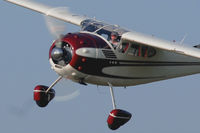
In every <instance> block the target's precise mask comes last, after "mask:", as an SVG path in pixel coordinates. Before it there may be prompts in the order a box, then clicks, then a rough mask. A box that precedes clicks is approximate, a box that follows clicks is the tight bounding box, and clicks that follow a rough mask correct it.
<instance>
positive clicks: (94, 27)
mask: <svg viewBox="0 0 200 133" xmlns="http://www.w3.org/2000/svg"><path fill="white" fill-rule="evenodd" d="M81 25H82V31H89V32H95V33H97V34H99V35H101V36H103V37H104V38H105V39H107V40H108V41H109V40H110V38H111V34H112V33H113V32H115V33H117V34H118V36H119V38H120V37H121V36H122V34H123V33H125V32H128V30H125V29H123V28H121V27H119V26H118V25H110V24H107V23H104V22H99V21H96V20H91V19H88V20H84V21H83V22H82V23H81Z"/></svg>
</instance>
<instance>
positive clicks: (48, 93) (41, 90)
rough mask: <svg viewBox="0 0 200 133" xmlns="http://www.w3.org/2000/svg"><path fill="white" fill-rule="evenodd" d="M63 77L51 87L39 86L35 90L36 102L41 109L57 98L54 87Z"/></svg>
mask: <svg viewBox="0 0 200 133" xmlns="http://www.w3.org/2000/svg"><path fill="white" fill-rule="evenodd" d="M62 78H63V77H62V76H59V77H58V79H56V81H54V82H53V83H52V84H51V86H50V87H48V86H44V85H38V86H36V87H35V89H34V94H33V97H34V100H35V102H36V104H37V105H38V106H39V107H46V106H47V105H48V103H49V102H50V101H51V100H52V99H53V98H54V97H55V91H54V89H52V88H53V86H55V85H56V84H57V83H58V82H59V81H60V80H61V79H62Z"/></svg>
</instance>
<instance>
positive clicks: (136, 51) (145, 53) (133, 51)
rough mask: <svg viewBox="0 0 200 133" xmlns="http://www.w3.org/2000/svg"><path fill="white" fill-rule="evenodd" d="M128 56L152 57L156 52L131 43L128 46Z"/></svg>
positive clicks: (147, 47)
mask: <svg viewBox="0 0 200 133" xmlns="http://www.w3.org/2000/svg"><path fill="white" fill-rule="evenodd" d="M129 47H130V48H129V49H128V54H129V55H133V56H139V57H152V56H154V55H155V54H156V50H155V49H154V48H152V47H149V46H144V45H141V44H136V43H132V44H130V46H129Z"/></svg>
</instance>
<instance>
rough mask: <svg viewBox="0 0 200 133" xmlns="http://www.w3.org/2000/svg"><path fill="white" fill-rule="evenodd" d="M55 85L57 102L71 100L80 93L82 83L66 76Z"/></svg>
mask: <svg viewBox="0 0 200 133" xmlns="http://www.w3.org/2000/svg"><path fill="white" fill-rule="evenodd" d="M55 87H56V88H55V89H56V96H55V98H54V100H55V101H56V102H66V101H70V100H72V99H74V98H76V97H78V96H79V95H80V89H78V88H80V85H79V84H77V83H74V82H72V81H70V80H67V79H65V78H63V79H62V80H61V81H60V82H59V83H58V84H56V86H55Z"/></svg>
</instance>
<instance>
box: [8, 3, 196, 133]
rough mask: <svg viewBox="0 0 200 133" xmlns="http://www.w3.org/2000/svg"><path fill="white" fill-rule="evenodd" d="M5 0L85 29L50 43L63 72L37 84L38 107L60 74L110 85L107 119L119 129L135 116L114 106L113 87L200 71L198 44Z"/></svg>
mask: <svg viewBox="0 0 200 133" xmlns="http://www.w3.org/2000/svg"><path fill="white" fill-rule="evenodd" d="M5 1H7V2H10V3H13V4H16V5H19V6H22V7H25V8H28V9H31V10H33V11H37V12H39V13H42V14H44V15H46V16H50V17H53V18H56V19H58V20H62V21H64V22H67V23H71V24H74V25H77V26H80V28H81V30H80V31H78V32H75V33H68V34H66V35H62V36H60V37H59V38H58V39H57V40H55V41H54V42H53V44H52V46H51V47H50V50H49V62H50V64H51V66H52V69H53V70H54V71H55V72H56V73H57V74H58V75H59V77H58V79H57V80H55V82H53V83H52V85H50V87H48V86H44V85H38V86H36V87H35V89H34V100H35V101H36V103H37V105H38V106H40V107H45V106H47V105H48V103H49V102H50V101H51V100H52V99H53V98H54V96H55V91H54V90H53V89H52V87H53V86H54V85H56V83H58V82H59V80H61V79H62V78H66V79H70V80H72V81H74V82H77V83H80V84H82V85H87V84H88V83H89V84H95V85H102V86H109V88H110V93H111V98H112V104H113V110H112V111H111V112H110V114H109V116H108V119H107V124H108V127H109V128H110V129H112V130H116V129H118V128H119V127H120V126H122V125H124V124H125V123H126V122H128V121H129V120H130V119H131V116H132V115H131V113H129V112H127V111H125V110H122V109H118V108H116V104H115V98H114V93H113V87H114V86H119V87H127V86H135V85H139V84H145V83H151V82H154V81H160V80H166V79H171V78H176V77H182V76H186V75H191V74H196V73H200V49H199V48H200V45H196V46H194V47H189V46H185V45H180V44H181V43H176V42H170V41H165V40H162V39H159V38H156V37H154V36H148V35H144V34H141V33H137V32H135V31H130V30H126V29H124V28H121V27H120V26H118V25H111V24H107V23H105V22H102V21H98V20H96V19H92V18H88V17H86V16H80V15H76V14H73V13H70V12H60V11H59V10H56V8H52V7H50V6H47V5H44V4H40V3H37V2H33V1H27V0H5Z"/></svg>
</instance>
